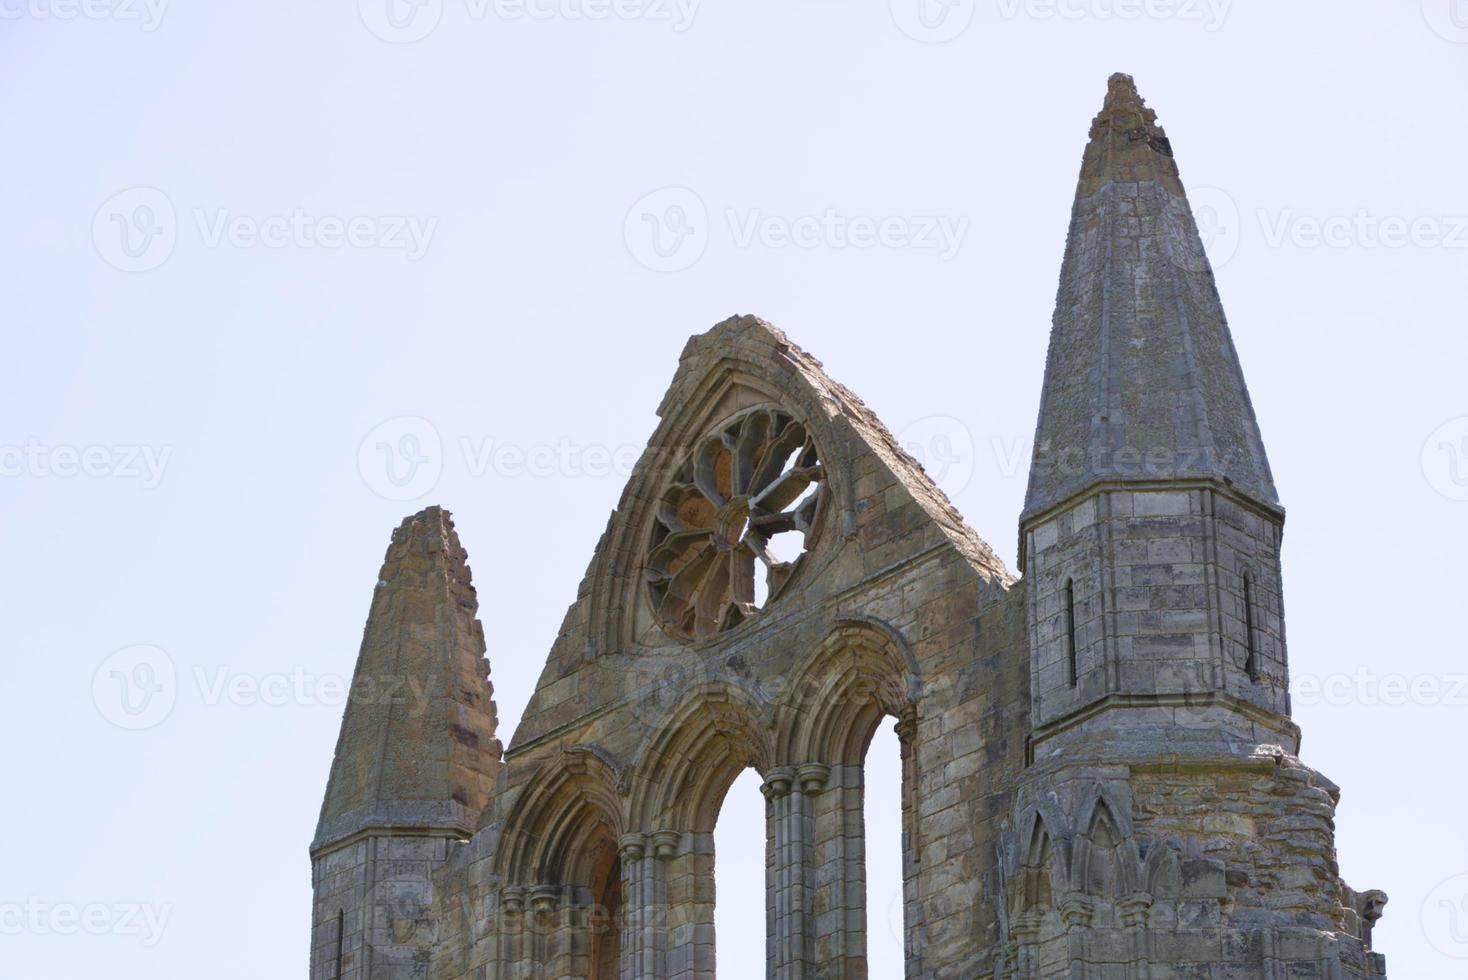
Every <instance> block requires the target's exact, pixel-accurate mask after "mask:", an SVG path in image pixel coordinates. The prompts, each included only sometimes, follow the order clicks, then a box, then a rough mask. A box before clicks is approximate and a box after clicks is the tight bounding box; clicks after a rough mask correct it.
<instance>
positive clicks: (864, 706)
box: [777, 616, 922, 766]
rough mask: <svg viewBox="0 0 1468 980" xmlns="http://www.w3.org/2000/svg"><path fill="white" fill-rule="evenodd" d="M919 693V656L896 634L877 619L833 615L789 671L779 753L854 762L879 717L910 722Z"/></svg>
mask: <svg viewBox="0 0 1468 980" xmlns="http://www.w3.org/2000/svg"><path fill="white" fill-rule="evenodd" d="M921 692H922V681H921V677H920V674H919V672H918V666H917V660H916V658H915V657H914V656H913V654H912V650H911V648H909V647H908V645H907V643H906V641H905V640H904V639H903V637H902V635H901V633H899V632H898V631H897V630H896V629H894V628H893V627H892V626H890V625H888V624H887V623H884V622H882V621H881V620H879V619H876V618H875V617H864V616H863V617H850V618H845V619H841V620H838V621H837V623H836V626H835V628H834V629H832V630H831V632H830V633H829V634H827V636H826V638H825V639H824V640H823V641H822V642H821V643H820V644H818V645H817V646H816V648H815V649H814V650H812V651H811V652H810V653H809V654H807V655H806V657H805V659H804V660H803V661H802V662H801V663H800V664H799V665H797V667H796V668H795V669H794V670H793V671H791V673H790V682H789V687H788V688H787V689H786V691H785V692H784V695H783V697H782V699H781V706H780V711H779V721H778V735H777V746H778V752H777V757H778V758H779V759H780V760H781V761H782V762H783V763H785V764H799V763H802V762H822V763H826V764H828V765H843V764H844V765H855V766H860V765H861V764H862V761H863V759H864V758H865V756H866V748H867V745H868V743H869V742H870V741H871V738H872V735H873V734H874V733H875V732H876V729H877V725H878V723H879V722H880V721H881V719H882V717H883V716H884V715H891V716H892V717H894V718H896V719H898V721H899V723H904V724H911V723H913V722H915V721H916V717H917V707H918V703H919V698H920V696H921Z"/></svg>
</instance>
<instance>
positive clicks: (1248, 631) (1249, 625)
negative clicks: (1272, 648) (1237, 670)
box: [1244, 571, 1259, 681]
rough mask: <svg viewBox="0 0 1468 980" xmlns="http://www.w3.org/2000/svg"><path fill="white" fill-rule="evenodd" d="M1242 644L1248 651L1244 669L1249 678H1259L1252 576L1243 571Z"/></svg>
mask: <svg viewBox="0 0 1468 980" xmlns="http://www.w3.org/2000/svg"><path fill="white" fill-rule="evenodd" d="M1244 637H1245V639H1244V644H1245V649H1246V650H1247V651H1248V652H1247V654H1246V655H1245V657H1244V670H1246V671H1247V672H1248V674H1249V680H1251V681H1257V680H1258V679H1259V651H1258V649H1257V648H1256V647H1255V641H1254V576H1253V574H1252V573H1250V572H1248V571H1246V572H1244Z"/></svg>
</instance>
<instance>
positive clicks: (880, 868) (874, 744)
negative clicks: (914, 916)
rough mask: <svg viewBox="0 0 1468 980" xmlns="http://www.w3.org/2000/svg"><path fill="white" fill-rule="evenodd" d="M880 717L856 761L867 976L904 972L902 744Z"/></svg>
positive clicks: (891, 726)
mask: <svg viewBox="0 0 1468 980" xmlns="http://www.w3.org/2000/svg"><path fill="white" fill-rule="evenodd" d="M895 721H896V719H893V718H891V717H890V716H889V717H886V718H884V719H883V721H882V723H880V724H878V726H877V730H876V732H875V733H874V734H873V735H872V739H871V741H870V742H869V743H868V744H867V751H866V758H865V759H864V760H863V764H862V794H863V800H862V825H863V832H864V836H863V842H862V857H863V858H864V863H865V866H866V914H867V921H866V936H867V975H868V976H870V977H900V976H905V975H906V969H905V950H904V942H905V936H906V930H905V928H904V918H905V909H906V900H905V896H904V891H905V888H906V882H905V881H904V868H903V860H902V857H903V852H904V838H905V837H906V832H905V830H904V821H905V815H904V814H903V808H902V801H903V791H902V790H903V787H902V742H901V738H900V737H899V736H898V734H897V725H896V724H895Z"/></svg>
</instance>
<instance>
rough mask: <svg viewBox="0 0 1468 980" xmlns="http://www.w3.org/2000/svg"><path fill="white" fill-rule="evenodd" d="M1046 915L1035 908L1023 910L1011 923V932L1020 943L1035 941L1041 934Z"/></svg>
mask: <svg viewBox="0 0 1468 980" xmlns="http://www.w3.org/2000/svg"><path fill="white" fill-rule="evenodd" d="M1044 920H1045V916H1044V915H1043V914H1041V913H1040V912H1037V911H1036V910H1034V909H1029V910H1027V911H1024V912H1021V913H1020V914H1018V915H1016V916H1014V918H1013V919H1011V920H1010V923H1009V934H1010V935H1011V936H1013V937H1014V938H1015V940H1016V941H1017V942H1020V943H1030V942H1034V941H1035V940H1036V939H1038V938H1039V936H1040V925H1041V924H1042V923H1043V922H1044Z"/></svg>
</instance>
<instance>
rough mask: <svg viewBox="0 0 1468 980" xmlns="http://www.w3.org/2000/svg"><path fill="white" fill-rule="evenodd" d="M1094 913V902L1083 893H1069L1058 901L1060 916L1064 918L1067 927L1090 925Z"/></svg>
mask: <svg viewBox="0 0 1468 980" xmlns="http://www.w3.org/2000/svg"><path fill="white" fill-rule="evenodd" d="M1095 914H1096V903H1095V902H1093V901H1091V900H1090V899H1089V898H1087V897H1085V896H1084V895H1070V896H1067V897H1066V898H1065V900H1064V901H1062V902H1061V903H1060V917H1061V918H1062V919H1064V920H1065V926H1066V928H1067V929H1070V928H1074V927H1076V926H1079V927H1081V928H1083V929H1084V928H1086V927H1088V926H1090V924H1091V919H1092V917H1094V916H1095Z"/></svg>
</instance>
